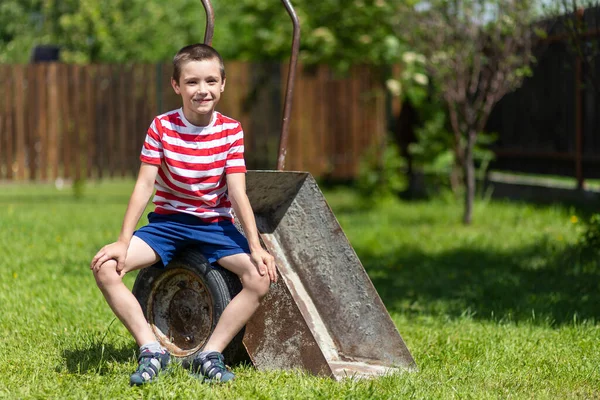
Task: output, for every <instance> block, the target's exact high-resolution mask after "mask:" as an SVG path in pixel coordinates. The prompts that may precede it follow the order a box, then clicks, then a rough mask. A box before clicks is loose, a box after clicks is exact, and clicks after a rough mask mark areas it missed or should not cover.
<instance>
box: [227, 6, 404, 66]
mask: <svg viewBox="0 0 600 400" xmlns="http://www.w3.org/2000/svg"><path fill="white" fill-rule="evenodd" d="M292 4H293V6H294V8H295V10H296V14H297V15H298V18H299V20H300V25H301V31H302V41H301V54H300V55H301V59H302V61H303V62H304V63H306V64H316V63H325V64H329V65H332V66H334V67H335V68H336V69H338V70H340V71H345V70H347V69H348V68H349V67H350V65H352V64H364V63H368V64H378V65H382V64H387V63H391V62H394V61H398V57H399V55H400V54H401V50H402V49H403V45H402V43H401V42H400V41H399V40H398V38H397V35H395V34H394V32H393V30H392V23H391V19H392V17H393V15H394V4H395V2H394V1H386V0H356V1H340V0H327V1H319V2H314V1H310V0H297V1H293V2H292ZM227 13H228V17H226V18H224V19H223V20H222V21H223V23H225V24H227V25H228V26H229V29H228V30H229V31H231V32H237V33H238V35H237V36H236V40H235V41H233V42H231V43H229V44H228V47H227V49H226V51H227V55H228V56H229V57H236V58H242V59H246V60H281V59H286V58H287V57H289V54H290V44H291V37H292V23H291V20H290V18H289V16H288V15H287V13H286V11H285V9H284V8H283V7H282V6H281V3H280V2H279V1H272V0H241V1H238V2H236V3H235V5H232V6H231V7H229V8H228V10H227ZM373 21H377V23H376V24H374V23H373Z"/></svg>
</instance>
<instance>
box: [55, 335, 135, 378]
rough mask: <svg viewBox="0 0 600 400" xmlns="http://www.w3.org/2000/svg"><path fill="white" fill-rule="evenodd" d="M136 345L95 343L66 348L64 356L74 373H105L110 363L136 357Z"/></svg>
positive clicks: (124, 361) (71, 371) (67, 365)
mask: <svg viewBox="0 0 600 400" xmlns="http://www.w3.org/2000/svg"><path fill="white" fill-rule="evenodd" d="M136 351H137V348H136V347H135V346H125V347H120V348H116V347H114V346H113V345H112V344H110V343H101V342H98V343H93V344H91V345H90V346H89V347H87V348H81V349H75V350H71V349H68V350H64V351H63V354H62V355H63V358H64V359H65V361H66V367H67V370H68V371H69V372H70V373H72V374H86V373H88V372H95V373H97V374H100V375H103V374H104V373H106V372H108V369H109V367H108V363H110V362H117V363H126V362H129V361H131V360H132V359H134V358H135V357H136Z"/></svg>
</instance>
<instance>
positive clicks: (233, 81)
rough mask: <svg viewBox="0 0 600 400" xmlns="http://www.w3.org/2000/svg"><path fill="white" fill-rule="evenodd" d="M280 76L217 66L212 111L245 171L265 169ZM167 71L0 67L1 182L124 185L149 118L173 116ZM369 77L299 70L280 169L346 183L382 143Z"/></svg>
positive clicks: (277, 69)
mask: <svg viewBox="0 0 600 400" xmlns="http://www.w3.org/2000/svg"><path fill="white" fill-rule="evenodd" d="M286 69H287V67H286V66H285V65H284V66H281V65H279V64H249V63H239V62H229V63H226V70H227V85H226V90H225V92H224V94H223V96H222V98H221V102H220V104H219V106H218V109H219V110H220V111H221V112H223V113H224V114H226V115H228V116H231V117H233V118H235V119H238V120H239V121H240V122H241V123H242V126H243V127H244V131H245V137H246V162H247V165H248V167H249V168H251V169H274V168H275V165H276V160H277V151H278V146H279V135H280V131H281V115H282V111H281V110H282V103H283V96H284V93H285V81H286V79H287V71H286ZM170 73H171V68H170V66H169V65H85V66H78V65H67V64H61V63H47V64H29V65H0V180H16V181H24V180H34V181H46V180H54V179H57V178H59V177H60V178H65V179H81V178H93V179H96V178H103V177H116V176H131V175H134V174H135V173H136V172H137V168H138V167H139V158H138V156H139V152H140V149H141V146H142V142H143V140H144V136H145V133H146V130H147V128H148V126H149V124H150V122H151V121H152V118H153V117H154V116H155V115H157V114H160V113H162V112H165V111H168V110H171V109H174V108H177V107H180V99H179V98H178V97H177V96H176V95H175V94H174V93H173V90H172V88H171V86H170V79H169V76H170ZM386 130H387V126H386V105H385V92H384V88H383V86H382V83H381V79H380V77H379V76H378V74H377V72H376V71H374V70H373V69H370V68H367V67H355V68H353V69H352V71H351V73H350V74H349V75H348V76H346V77H336V76H335V75H334V74H333V73H332V72H331V71H330V70H329V69H328V68H326V67H318V68H314V69H304V68H302V66H300V67H299V71H298V76H297V81H296V85H295V92H294V99H293V111H292V117H291V127H290V138H289V143H288V151H287V157H286V170H303V171H309V172H311V173H312V174H313V175H315V176H316V177H331V178H335V179H347V178H352V177H354V176H355V175H356V172H357V167H358V165H357V164H358V160H360V158H361V156H362V154H363V153H364V151H365V150H367V149H368V148H369V147H370V146H372V145H376V144H377V143H379V142H380V141H381V140H382V139H383V138H384V136H385V134H386Z"/></svg>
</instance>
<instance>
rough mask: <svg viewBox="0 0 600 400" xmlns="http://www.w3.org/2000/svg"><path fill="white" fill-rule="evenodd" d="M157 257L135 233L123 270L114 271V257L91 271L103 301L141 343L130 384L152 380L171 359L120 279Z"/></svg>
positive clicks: (146, 265)
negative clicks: (136, 365) (136, 364)
mask: <svg viewBox="0 0 600 400" xmlns="http://www.w3.org/2000/svg"><path fill="white" fill-rule="evenodd" d="M158 260H159V257H158V255H157V254H156V252H155V251H154V250H153V249H152V248H151V247H150V246H148V244H146V243H145V242H144V241H143V240H141V239H140V238H138V237H136V236H134V237H133V238H131V243H130V244H129V248H128V249H127V258H126V260H125V267H124V268H123V270H122V271H120V272H117V262H116V261H115V260H109V261H106V262H105V263H104V264H102V266H101V267H100V268H99V269H98V270H97V271H94V277H95V278H96V283H97V284H98V287H99V288H100V290H101V291H102V294H103V295H104V298H105V299H106V302H107V303H108V305H109V306H110V308H111V309H112V310H113V312H114V313H115V315H116V316H117V317H118V318H119V320H121V322H122V323H123V325H125V327H126V328H127V330H129V332H130V333H131V335H132V336H133V337H134V339H135V341H136V342H137V344H138V346H140V356H139V358H138V367H137V369H136V371H135V372H134V373H133V374H132V375H131V377H130V380H129V382H130V384H131V385H143V384H145V383H148V382H151V381H152V380H153V379H154V378H155V377H156V376H157V375H158V373H159V372H160V371H161V370H163V369H164V368H165V367H166V366H167V365H168V364H169V360H170V355H169V353H168V352H167V351H166V350H164V349H162V348H161V346H160V344H159V343H158V342H157V341H156V338H155V336H154V333H153V332H152V330H151V329H150V327H149V326H148V323H147V321H146V317H145V316H144V313H143V311H142V308H141V307H140V304H139V303H138V301H137V299H136V298H135V296H134V295H133V293H132V292H131V291H130V290H129V289H128V288H127V286H125V284H124V283H123V276H125V274H126V273H127V272H130V271H133V270H136V269H140V268H145V267H148V266H150V265H152V264H154V263H156V262H157V261H158Z"/></svg>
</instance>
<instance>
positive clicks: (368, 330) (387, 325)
mask: <svg viewBox="0 0 600 400" xmlns="http://www.w3.org/2000/svg"><path fill="white" fill-rule="evenodd" d="M246 180H247V193H248V197H249V199H250V202H251V204H252V207H253V209H254V211H255V214H256V217H257V225H258V226H259V231H260V233H261V238H262V240H263V242H264V244H265V246H266V248H267V249H268V250H269V251H270V252H271V254H272V255H273V256H274V257H275V259H276V262H277V267H278V269H279V272H280V274H281V277H282V279H281V282H282V283H284V284H285V285H286V288H287V289H288V292H289V294H290V296H291V297H292V299H293V301H294V303H295V305H296V307H297V309H298V311H299V312H300V313H301V315H302V317H303V319H304V321H305V322H306V325H307V326H308V328H309V329H310V332H311V334H312V336H313V337H314V339H315V341H316V342H317V344H318V345H319V347H320V349H321V352H322V353H323V355H324V357H325V358H326V359H327V361H328V363H330V368H331V369H332V372H333V374H334V375H335V376H336V377H339V375H338V374H343V375H351V373H349V372H348V371H355V372H356V374H357V375H369V374H374V373H383V372H382V371H385V370H387V369H389V368H392V367H400V368H403V369H413V368H416V364H415V362H414V360H413V358H412V356H411V355H410V352H409V351H408V349H407V348H406V345H405V344H404V341H403V340H402V338H401V336H400V334H399V333H398V330H397V329H396V327H395V325H394V323H393V322H392V320H391V318H390V316H389V314H388V313H387V310H386V308H385V306H384V305H383V303H382V301H381V299H380V297H379V295H378V294H377V291H376V290H375V288H374V287H373V284H372V283H371V280H370V279H369V277H368V275H367V273H366V271H365V270H364V268H363V266H362V264H361V263H360V260H359V259H358V257H357V256H356V253H355V252H354V250H353V249H352V246H351V245H350V243H349V242H348V239H347V238H346V236H345V235H344V233H343V231H342V228H341V227H340V225H339V224H338V222H337V220H336V219H335V216H334V215H333V213H332V211H331V209H330V208H329V205H328V204H327V202H326V201H325V198H324V197H323V195H322V193H321V191H320V190H319V188H318V186H317V184H316V182H315V181H314V179H313V178H312V176H311V175H310V174H309V173H306V172H282V171H249V172H248V174H247V178H246ZM263 307H264V306H261V309H262V308H263ZM261 312H262V313H263V315H266V314H267V313H268V312H269V310H263V311H261ZM280 323H281V322H280ZM286 323H287V321H286ZM277 334H278V333H277V332H275V331H273V332H267V331H263V332H261V335H262V337H263V338H266V337H268V336H270V335H274V336H276V335H277ZM274 345H275V346H276V345H277V343H275V344H274ZM277 351H279V349H277V348H275V349H271V354H272V355H274V354H275V353H276V352H277ZM298 351H302V350H301V349H298ZM251 357H252V354H251ZM331 363H334V364H335V363H337V364H336V365H337V366H336V367H334V366H333V365H334V364H331ZM340 363H341V364H340ZM340 365H341V366H340ZM298 367H300V368H304V369H310V363H309V364H308V365H298ZM386 367H387V368H386ZM336 371H337V372H336Z"/></svg>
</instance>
